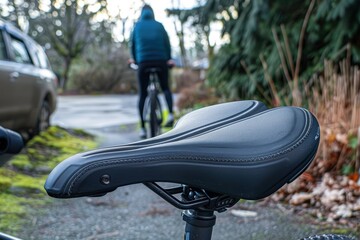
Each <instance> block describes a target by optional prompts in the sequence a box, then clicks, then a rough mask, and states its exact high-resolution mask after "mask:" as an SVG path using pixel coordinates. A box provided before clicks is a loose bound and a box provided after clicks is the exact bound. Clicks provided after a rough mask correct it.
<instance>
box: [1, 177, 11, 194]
mask: <svg viewBox="0 0 360 240" xmlns="http://www.w3.org/2000/svg"><path fill="white" fill-rule="evenodd" d="M10 186H11V179H10V178H7V177H2V178H0V192H4V191H6V190H8V189H9V188H10Z"/></svg>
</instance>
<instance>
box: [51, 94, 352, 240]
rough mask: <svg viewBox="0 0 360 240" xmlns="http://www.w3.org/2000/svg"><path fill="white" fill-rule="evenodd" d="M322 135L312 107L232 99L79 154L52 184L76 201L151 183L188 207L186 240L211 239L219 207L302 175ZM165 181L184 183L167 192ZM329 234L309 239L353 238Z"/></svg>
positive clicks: (60, 193) (173, 201) (168, 198)
mask: <svg viewBox="0 0 360 240" xmlns="http://www.w3.org/2000/svg"><path fill="white" fill-rule="evenodd" d="M319 140H320V128H319V124H318V122H317V120H316V118H315V117H314V116H313V115H312V114H311V113H310V112H309V111H308V110H306V109H303V108H297V107H280V108H275V109H267V108H266V107H265V105H264V104H262V103H261V102H257V101H241V102H233V103H224V104H219V105H215V106H211V107H207V108H203V109H200V110H196V111H194V112H191V113H189V114H187V115H185V116H184V117H182V118H181V119H180V120H179V121H178V123H177V124H176V126H175V127H174V129H173V130H171V131H169V132H167V133H166V134H163V135H161V136H158V137H157V138H154V139H148V140H144V141H140V142H136V143H132V144H127V145H123V146H118V147H113V148H107V149H98V150H94V151H90V152H86V153H82V154H77V155H74V156H72V157H70V158H69V159H67V160H65V161H64V162H62V163H60V164H59V165H58V166H57V167H56V168H55V169H54V170H53V171H52V172H51V173H50V175H49V177H48V179H47V180H46V183H45V189H46V191H47V193H48V195H49V196H51V197H55V198H76V197H83V196H103V195H105V194H106V193H108V192H111V191H114V190H115V189H117V188H118V187H121V186H125V185H130V184H135V183H143V184H144V185H145V186H146V187H148V188H149V189H150V190H152V191H153V192H155V193H156V194H158V195H159V196H160V197H162V198H163V199H164V200H165V201H167V202H168V203H170V204H171V205H173V206H174V207H176V208H179V209H182V210H183V214H182V216H183V220H184V221H185V222H186V226H185V234H184V239H185V240H195V239H197V240H209V239H211V235H212V229H213V226H214V225H215V221H216V217H215V215H214V212H219V213H221V212H224V211H226V210H227V209H228V208H230V207H232V206H234V205H235V204H236V203H237V202H238V201H239V199H247V200H257V199H261V198H264V197H267V196H269V195H271V194H272V193H274V192H275V191H276V190H278V189H279V188H280V187H282V186H283V185H284V184H286V183H290V182H292V181H293V180H295V179H296V178H297V177H298V176H299V175H300V174H301V173H303V172H304V171H305V170H306V168H307V167H308V166H309V165H310V163H311V162H312V160H313V159H314V157H315V154H316V152H317V148H318V145H319ZM219 151H220V152H219ZM158 182H172V183H178V184H181V185H180V186H179V187H173V188H169V189H165V188H163V187H161V185H159V184H158ZM179 195H180V196H179ZM324 236H325V237H327V238H325V237H324V238H322V237H323V236H313V237H311V238H308V239H350V238H346V237H345V238H344V237H342V236H338V235H324Z"/></svg>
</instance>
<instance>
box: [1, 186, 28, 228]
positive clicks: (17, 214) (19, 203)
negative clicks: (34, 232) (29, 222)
mask: <svg viewBox="0 0 360 240" xmlns="http://www.w3.org/2000/svg"><path fill="white" fill-rule="evenodd" d="M25 200H26V199H24V198H20V197H16V196H14V195H11V194H5V193H1V194H0V219H1V221H0V229H1V230H2V231H6V232H8V233H10V232H14V231H16V230H18V229H19V225H18V224H16V223H18V222H20V220H21V219H22V217H23V216H24V215H25V213H26V209H25V207H24V202H25Z"/></svg>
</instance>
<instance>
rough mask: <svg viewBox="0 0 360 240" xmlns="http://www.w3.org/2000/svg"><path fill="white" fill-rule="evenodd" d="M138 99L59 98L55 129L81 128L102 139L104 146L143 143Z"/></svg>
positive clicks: (54, 120)
mask: <svg viewBox="0 0 360 240" xmlns="http://www.w3.org/2000/svg"><path fill="white" fill-rule="evenodd" d="M138 121H139V117H138V110H137V96H136V95H101V96H59V99H58V107H57V110H56V111H55V113H54V114H53V116H52V118H51V124H52V125H59V126H61V127H64V128H81V129H84V130H86V131H88V132H90V133H92V134H94V135H96V136H97V137H99V141H100V146H101V147H106V146H114V145H118V144H123V143H128V142H133V141H137V140H139V138H138V136H137V132H136V129H137V125H138Z"/></svg>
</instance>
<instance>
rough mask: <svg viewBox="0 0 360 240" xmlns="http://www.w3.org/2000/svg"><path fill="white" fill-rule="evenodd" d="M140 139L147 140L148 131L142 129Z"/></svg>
mask: <svg viewBox="0 0 360 240" xmlns="http://www.w3.org/2000/svg"><path fill="white" fill-rule="evenodd" d="M139 137H140V138H141V139H145V138H146V130H145V128H141V129H140V132H139Z"/></svg>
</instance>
